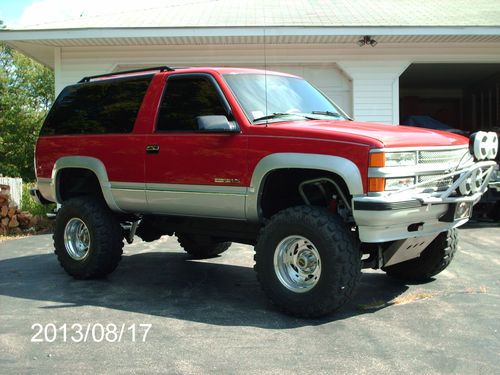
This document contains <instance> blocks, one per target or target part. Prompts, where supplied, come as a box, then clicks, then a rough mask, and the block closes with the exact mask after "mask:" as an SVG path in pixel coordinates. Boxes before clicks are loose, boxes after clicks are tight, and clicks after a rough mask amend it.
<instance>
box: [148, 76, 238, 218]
mask: <svg viewBox="0 0 500 375" xmlns="http://www.w3.org/2000/svg"><path fill="white" fill-rule="evenodd" d="M206 115H224V116H228V117H229V120H231V114H230V108H229V105H228V104H227V101H226V100H225V98H224V96H223V94H222V91H221V90H220V88H219V87H218V85H217V82H216V81H215V79H214V78H213V77H212V76H210V75H208V74H174V75H171V76H170V77H169V78H168V80H167V83H166V86H165V91H164V93H163V97H162V101H161V104H160V109H159V114H158V121H157V124H156V130H155V132H154V133H153V134H152V135H150V136H149V137H148V142H147V150H146V152H147V155H146V195H147V200H148V206H149V211H150V212H151V213H157V214H169V215H183V216H199V217H212V218H213V217H217V218H227V219H244V218H245V196H246V192H247V188H246V187H245V181H246V180H247V176H246V175H247V165H246V150H247V140H246V137H245V136H244V135H243V134H241V133H222V132H221V133H207V132H200V131H199V129H198V126H197V120H196V117H198V116H206ZM236 126H237V125H236Z"/></svg>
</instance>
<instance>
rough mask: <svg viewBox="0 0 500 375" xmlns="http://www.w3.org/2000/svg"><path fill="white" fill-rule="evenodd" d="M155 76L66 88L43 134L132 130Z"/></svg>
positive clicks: (44, 127)
mask: <svg viewBox="0 0 500 375" xmlns="http://www.w3.org/2000/svg"><path fill="white" fill-rule="evenodd" d="M152 78H153V76H152V75H147V76H140V77H134V78H120V79H113V80H103V81H96V82H89V83H82V84H78V85H73V86H68V87H66V88H65V89H64V90H63V91H62V92H61V94H59V96H58V97H57V100H56V102H55V103H54V105H53V106H52V109H51V110H50V112H49V114H48V116H47V118H46V120H45V123H44V124H43V127H42V130H41V132H40V135H41V136H46V135H66V134H104V133H130V132H131V131H132V130H133V128H134V123H135V119H136V117H137V113H138V112H139V108H140V106H141V103H142V100H143V98H144V95H145V94H146V91H147V89H148V87H149V83H150V82H151V80H152Z"/></svg>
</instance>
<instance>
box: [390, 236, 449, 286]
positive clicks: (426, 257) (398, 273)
mask: <svg viewBox="0 0 500 375" xmlns="http://www.w3.org/2000/svg"><path fill="white" fill-rule="evenodd" d="M457 248H458V231H457V229H451V230H449V231H446V232H442V233H440V234H439V235H438V236H437V237H436V238H435V239H434V240H433V241H432V242H431V243H430V244H429V246H427V247H426V248H425V250H424V251H423V252H422V254H420V256H419V257H418V258H415V259H411V260H407V261H406V262H401V263H398V264H395V265H393V266H389V267H385V268H382V271H385V272H386V273H387V275H389V276H391V277H393V278H396V279H400V280H403V281H411V282H425V281H428V280H430V279H431V278H432V277H433V276H435V275H437V274H438V273H440V272H442V271H444V270H445V269H446V267H448V266H449V265H450V263H451V261H452V260H453V257H454V255H455V253H456V251H457Z"/></svg>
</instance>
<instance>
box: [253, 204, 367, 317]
mask: <svg viewBox="0 0 500 375" xmlns="http://www.w3.org/2000/svg"><path fill="white" fill-rule="evenodd" d="M255 271H256V272H257V278H258V280H259V282H260V284H261V286H262V289H263V290H264V292H265V293H266V294H267V296H268V297H269V298H270V300H271V301H272V302H273V303H274V304H275V305H276V306H277V307H278V308H279V309H280V310H282V311H284V312H285V313H287V314H290V315H293V316H297V317H303V318H304V317H305V318H313V317H320V316H323V315H326V314H328V313H331V312H332V311H334V310H336V309H338V308H339V307H341V306H342V305H344V304H345V303H346V302H347V301H349V299H350V298H351V296H352V294H353V292H354V290H355V287H356V285H357V283H358V281H359V278H360V276H361V253H360V251H359V248H357V247H356V245H355V241H354V239H353V236H352V234H351V233H350V231H349V229H348V228H347V226H346V225H345V223H344V222H343V221H342V219H341V218H340V217H339V216H338V215H335V214H333V213H331V212H329V211H328V210H326V209H323V208H318V207H310V206H298V207H291V208H288V209H285V210H283V211H280V212H278V213H277V214H276V215H274V216H273V217H272V218H271V219H270V221H269V222H268V223H267V225H266V226H265V227H264V228H263V229H262V231H261V233H260V236H259V239H258V242H257V245H256V246H255Z"/></svg>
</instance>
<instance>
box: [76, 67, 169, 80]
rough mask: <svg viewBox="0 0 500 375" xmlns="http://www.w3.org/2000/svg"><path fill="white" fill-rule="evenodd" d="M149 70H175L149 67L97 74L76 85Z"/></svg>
mask: <svg viewBox="0 0 500 375" xmlns="http://www.w3.org/2000/svg"><path fill="white" fill-rule="evenodd" d="M151 70H158V71H160V72H173V71H174V70H175V69H174V68H171V67H170V66H155V67H151V68H143V69H134V70H124V71H122V72H114V73H106V74H99V75H96V76H87V77H83V78H82V79H81V80H79V81H78V83H84V82H90V81H91V80H92V79H94V78H102V77H113V76H119V75H122V74H129V73H140V72H149V71H151Z"/></svg>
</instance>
